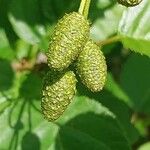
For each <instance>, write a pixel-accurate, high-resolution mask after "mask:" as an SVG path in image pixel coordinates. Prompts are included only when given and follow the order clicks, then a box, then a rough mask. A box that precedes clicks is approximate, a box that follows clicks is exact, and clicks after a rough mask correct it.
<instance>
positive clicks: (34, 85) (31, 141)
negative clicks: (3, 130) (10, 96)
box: [8, 72, 42, 150]
mask: <svg viewBox="0 0 150 150" xmlns="http://www.w3.org/2000/svg"><path fill="white" fill-rule="evenodd" d="M41 87H42V82H41V78H40V77H39V76H38V74H36V73H34V72H31V73H29V74H27V76H26V79H25V80H24V81H23V83H22V86H21V87H20V90H19V97H18V98H17V99H16V101H15V102H14V105H13V107H12V108H11V110H10V115H9V120H8V122H9V125H10V127H11V128H13V130H14V132H13V135H12V137H11V140H10V144H9V147H8V150H16V149H17V147H18V144H20V143H19V139H20V138H21V148H22V150H40V146H41V143H40V140H39V138H38V136H37V135H36V134H35V133H33V132H32V121H33V120H32V112H31V108H33V109H35V110H36V111H38V112H39V113H40V110H39V108H37V106H35V104H34V101H35V100H40V98H41ZM17 108H19V111H17ZM26 113H27V114H28V120H27V122H26V124H24V123H23V121H22V118H23V117H24V114H26ZM25 125H26V127H27V125H28V130H27V131H26V132H25V133H24V135H22V134H21V131H22V130H23V129H24V128H26V127H24V126H25Z"/></svg>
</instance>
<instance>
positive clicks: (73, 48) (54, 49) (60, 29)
mask: <svg viewBox="0 0 150 150" xmlns="http://www.w3.org/2000/svg"><path fill="white" fill-rule="evenodd" d="M89 30H90V29H89V22H88V21H87V20H86V19H85V18H84V17H83V16H82V15H81V14H79V13H77V12H72V13H70V14H66V15H65V16H64V17H63V18H62V19H60V20H59V21H58V23H57V25H56V27H55V30H54V33H53V35H52V37H51V41H50V44H49V50H48V52H47V57H48V65H49V67H50V68H52V69H53V70H57V71H61V70H63V69H65V68H67V67H68V66H69V65H70V64H71V63H72V62H73V61H74V60H75V59H76V58H77V56H78V54H79V52H80V50H81V48H82V47H83V46H84V45H85V43H86V42H87V40H88V38H89Z"/></svg>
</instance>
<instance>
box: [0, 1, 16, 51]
mask: <svg viewBox="0 0 150 150" xmlns="http://www.w3.org/2000/svg"><path fill="white" fill-rule="evenodd" d="M9 5H10V0H0V6H1V9H0V14H1V16H0V27H1V28H3V29H4V30H5V33H6V36H7V39H8V41H9V43H10V46H11V47H12V48H13V47H14V43H15V41H16V40H17V39H18V37H17V35H16V34H15V32H14V31H13V28H12V25H11V24H10V22H9V20H8V11H9Z"/></svg>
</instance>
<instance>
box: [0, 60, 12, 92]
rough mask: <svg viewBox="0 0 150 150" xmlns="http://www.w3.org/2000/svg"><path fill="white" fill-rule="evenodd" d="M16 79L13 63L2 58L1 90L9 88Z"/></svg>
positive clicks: (0, 72)
mask: <svg viewBox="0 0 150 150" xmlns="http://www.w3.org/2000/svg"><path fill="white" fill-rule="evenodd" d="M13 79H14V72H13V70H12V67H11V64H10V62H9V61H7V60H3V59H0V92H4V91H5V90H8V89H9V88H10V87H11V86H12V84H13Z"/></svg>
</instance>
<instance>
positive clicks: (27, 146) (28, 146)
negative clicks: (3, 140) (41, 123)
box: [21, 132, 41, 150]
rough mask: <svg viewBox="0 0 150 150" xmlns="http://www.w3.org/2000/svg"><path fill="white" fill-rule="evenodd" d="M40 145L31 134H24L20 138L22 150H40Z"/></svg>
mask: <svg viewBox="0 0 150 150" xmlns="http://www.w3.org/2000/svg"><path fill="white" fill-rule="evenodd" d="M40 145H41V143H40V140H39V138H38V137H37V135H35V134H34V133H32V132H26V134H25V135H24V136H23V138H22V142H21V147H22V150H40Z"/></svg>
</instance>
